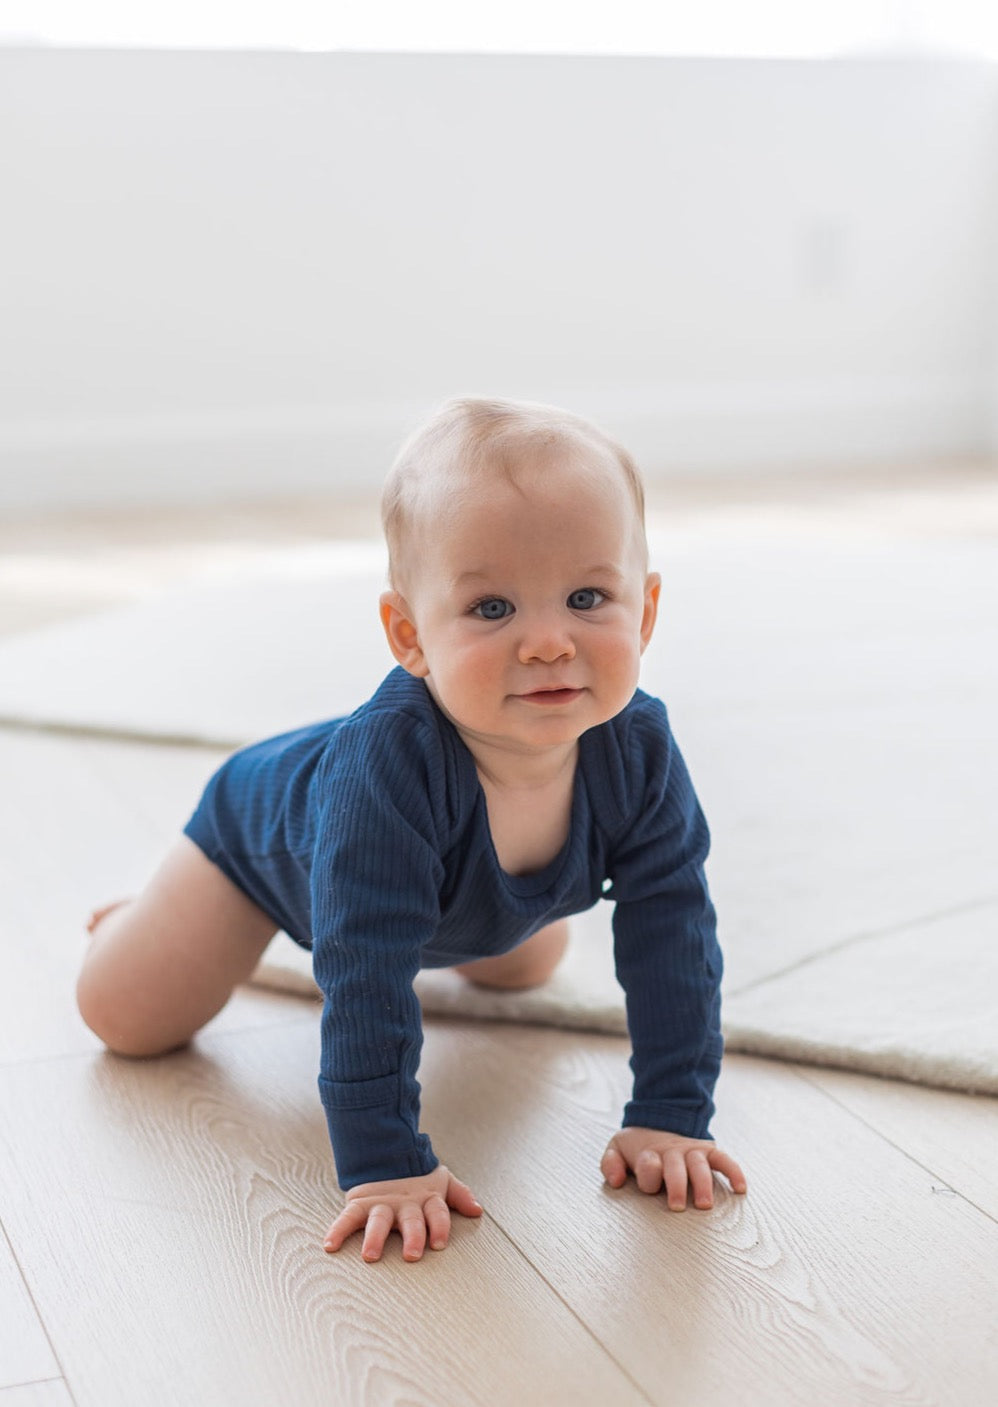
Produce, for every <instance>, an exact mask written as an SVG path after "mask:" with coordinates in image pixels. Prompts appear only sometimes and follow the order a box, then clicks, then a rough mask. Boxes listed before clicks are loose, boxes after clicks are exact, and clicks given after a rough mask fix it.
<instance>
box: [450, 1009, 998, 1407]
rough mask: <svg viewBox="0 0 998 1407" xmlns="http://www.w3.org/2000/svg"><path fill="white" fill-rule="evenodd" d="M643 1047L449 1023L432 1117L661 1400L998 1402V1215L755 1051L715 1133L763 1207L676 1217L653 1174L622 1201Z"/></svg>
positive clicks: (573, 1302) (462, 1163)
mask: <svg viewBox="0 0 998 1407" xmlns="http://www.w3.org/2000/svg"><path fill="white" fill-rule="evenodd" d="M626 1053H627V1047H626V1043H625V1042H622V1041H615V1040H613V1039H612V1038H599V1037H582V1038H578V1037H576V1038H572V1037H567V1036H564V1035H562V1034H561V1033H558V1032H548V1031H541V1030H528V1029H526V1028H517V1027H513V1026H509V1027H507V1028H506V1029H505V1033H504V1034H503V1035H502V1036H498V1037H497V1036H494V1035H488V1034H486V1033H484V1032H482V1031H481V1030H478V1029H476V1028H474V1027H471V1026H459V1027H457V1028H456V1030H455V1031H453V1032H451V1033H449V1034H448V1035H447V1037H446V1038H443V1037H441V1035H440V1032H439V1031H438V1030H437V1029H436V1028H434V1030H433V1031H432V1032H431V1039H430V1040H429V1041H428V1046H427V1054H426V1057H425V1058H424V1064H423V1081H424V1092H425V1105H426V1117H425V1125H426V1127H427V1128H428V1129H429V1130H431V1131H434V1130H435V1131H436V1142H437V1145H438V1151H439V1152H441V1154H442V1156H444V1157H445V1158H446V1159H447V1160H448V1161H449V1162H450V1164H451V1165H452V1166H454V1167H455V1168H456V1169H457V1170H458V1171H459V1174H460V1175H461V1176H462V1177H464V1178H465V1180H467V1181H469V1182H470V1184H471V1185H472V1187H473V1188H474V1189H475V1191H476V1192H477V1194H478V1196H479V1197H480V1199H481V1200H482V1202H483V1204H484V1205H485V1206H486V1207H487V1208H488V1209H490V1210H491V1211H492V1213H493V1214H494V1215H495V1216H496V1217H497V1219H498V1220H499V1221H500V1222H501V1223H502V1225H503V1226H504V1227H505V1228H506V1230H507V1231H508V1233H509V1234H510V1236H511V1237H512V1238H513V1240H514V1241H515V1243H516V1245H517V1246H518V1247H519V1249H520V1250H522V1251H523V1253H524V1255H526V1256H527V1257H528V1258H529V1260H530V1261H531V1262H532V1263H533V1264H535V1265H537V1266H539V1267H542V1268H543V1271H544V1274H545V1275H546V1277H547V1278H548V1280H549V1282H550V1283H551V1284H552V1286H553V1287H554V1288H555V1289H556V1290H557V1292H558V1294H559V1295H560V1296H561V1297H562V1298H563V1299H564V1301H565V1302H566V1303H567V1304H569V1305H570V1306H571V1307H572V1308H573V1309H574V1310H575V1312H576V1313H577V1314H578V1315H579V1316H580V1318H582V1319H583V1320H584V1322H585V1323H586V1324H588V1325H589V1327H590V1329H591V1330H592V1332H593V1333H594V1334H595V1335H596V1336H597V1337H598V1338H599V1339H600V1341H601V1342H602V1343H603V1344H605V1346H606V1347H607V1349H608V1350H609V1352H610V1353H611V1354H612V1355H613V1356H614V1357H615V1358H616V1359H618V1360H619V1361H620V1362H624V1363H626V1364H627V1365H628V1367H629V1369H630V1371H631V1372H632V1374H633V1375H634V1377H635V1378H636V1380H637V1382H638V1383H639V1385H640V1386H641V1387H642V1388H643V1389H644V1391H645V1392H647V1393H648V1395H649V1397H651V1398H652V1400H653V1401H655V1402H659V1403H662V1404H667V1403H668V1404H671V1403H674V1402H677V1401H689V1402H696V1403H697V1404H699V1405H701V1407H708V1404H714V1403H717V1404H727V1403H731V1402H737V1403H739V1404H753V1407H754V1405H755V1404H758V1405H759V1407H782V1404H805V1403H808V1404H814V1403H821V1404H822V1407H824V1404H836V1407H837V1405H838V1404H843V1407H846V1405H848V1407H868V1405H869V1407H873V1404H881V1405H882V1404H886V1403H891V1404H894V1403H898V1402H905V1403H912V1404H914V1403H931V1404H934V1407H966V1404H968V1403H971V1402H973V1403H977V1402H981V1403H983V1402H989V1401H995V1400H998V1321H996V1319H995V1315H994V1285H995V1267H996V1265H998V1227H996V1225H995V1224H994V1222H992V1221H991V1220H989V1219H988V1218H987V1217H985V1216H983V1215H982V1214H981V1213H980V1212H978V1211H977V1210H976V1209H975V1208H974V1207H973V1206H971V1205H970V1204H969V1203H968V1202H967V1201H965V1200H964V1199H963V1198H960V1197H952V1198H946V1197H939V1196H937V1195H935V1194H934V1193H933V1191H932V1184H933V1178H932V1176H931V1174H928V1173H926V1172H925V1171H924V1170H923V1169H921V1168H919V1167H918V1166H916V1165H915V1164H914V1163H912V1161H911V1160H910V1159H909V1158H907V1157H906V1156H904V1155H903V1154H901V1153H900V1152H898V1151H897V1150H896V1149H894V1148H892V1147H891V1146H890V1145H889V1144H888V1143H887V1142H885V1141H884V1140H883V1139H882V1138H880V1137H879V1136H878V1135H877V1134H876V1133H874V1132H873V1131H872V1130H871V1129H869V1128H868V1127H867V1126H866V1125H865V1124H864V1123H862V1122H861V1121H860V1120H858V1119H856V1118H854V1117H853V1116H852V1115H850V1114H849V1113H847V1112H846V1111H845V1110H843V1109H841V1108H840V1107H839V1106H838V1105H836V1104H835V1103H833V1102H832V1101H830V1100H828V1099H827V1098H826V1097H825V1096H824V1095H823V1094H822V1093H821V1092H819V1091H818V1090H816V1089H815V1088H814V1087H813V1086H812V1085H810V1084H808V1083H807V1082H806V1081H805V1080H802V1079H800V1078H799V1077H797V1076H796V1075H795V1073H794V1071H793V1068H792V1067H788V1066H781V1065H777V1064H769V1063H767V1062H763V1061H754V1060H750V1059H747V1058H736V1057H730V1058H729V1062H728V1066H727V1069H726V1071H725V1074H724V1076H723V1077H722V1084H721V1090H720V1099H721V1106H720V1107H721V1109H722V1117H721V1118H720V1119H719V1120H718V1124H717V1132H718V1136H719V1139H720V1140H721V1141H722V1142H723V1143H725V1146H729V1147H730V1149H731V1151H732V1152H734V1153H735V1154H736V1155H737V1156H738V1157H739V1158H740V1159H741V1160H742V1161H743V1162H744V1165H745V1167H746V1170H747V1173H748V1176H749V1178H750V1195H749V1196H748V1197H747V1198H745V1199H741V1198H735V1197H733V1196H731V1195H723V1196H722V1197H721V1200H720V1204H719V1206H718V1207H717V1208H716V1209H715V1211H714V1212H713V1213H710V1214H702V1213H697V1212H694V1211H688V1212H686V1213H685V1214H682V1215H677V1214H670V1213H669V1212H668V1211H667V1210H666V1208H665V1206H664V1204H663V1202H662V1200H661V1199H651V1198H646V1197H644V1196H643V1195H642V1194H640V1193H639V1192H638V1191H637V1190H636V1188H635V1187H634V1185H633V1183H630V1184H629V1185H628V1186H627V1187H626V1188H625V1189H621V1190H620V1191H618V1192H614V1191H611V1190H609V1189H606V1188H604V1187H603V1186H602V1184H601V1179H600V1175H599V1171H598V1162H599V1157H600V1155H601V1153H602V1149H603V1146H604V1144H605V1140H606V1138H607V1137H608V1135H609V1133H610V1132H612V1130H613V1128H614V1126H615V1124H616V1122H617V1119H618V1118H619V1109H620V1106H621V1105H622V1103H623V1101H624V1099H625V1097H626V1092H627V1086H628V1073H627V1070H626V1066H625V1060H626ZM941 1287H946V1298H945V1300H943V1299H942V1298H941V1295H942V1293H943V1292H942V1289H941ZM944 1304H945V1309H944ZM943 1314H945V1319H946V1331H945V1333H943V1332H941V1325H940V1316H941V1315H943Z"/></svg>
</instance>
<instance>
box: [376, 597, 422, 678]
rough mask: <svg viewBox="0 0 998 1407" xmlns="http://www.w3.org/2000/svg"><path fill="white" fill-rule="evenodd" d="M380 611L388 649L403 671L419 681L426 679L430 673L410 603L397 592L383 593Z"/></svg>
mask: <svg viewBox="0 0 998 1407" xmlns="http://www.w3.org/2000/svg"><path fill="white" fill-rule="evenodd" d="M380 609H381V624H382V625H383V626H384V627H385V636H386V637H387V640H388V648H389V649H390V650H391V652H392V654H393V655H394V656H395V658H396V659H397V660H398V662H399V664H400V665H401V666H402V668H403V669H406V670H408V671H409V673H410V674H414V675H415V676H416V678H417V679H425V678H426V676H427V675H428V674H429V672H430V671H429V667H428V665H427V663H426V660H425V659H424V657H423V651H422V648H421V646H420V643H419V635H418V633H417V631H416V622H415V621H414V620H413V618H412V611H411V610H410V609H409V603H408V602H407V601H406V599H405V597H404V596H400V595H399V593H398V592H397V591H383V592H382V593H381V601H380Z"/></svg>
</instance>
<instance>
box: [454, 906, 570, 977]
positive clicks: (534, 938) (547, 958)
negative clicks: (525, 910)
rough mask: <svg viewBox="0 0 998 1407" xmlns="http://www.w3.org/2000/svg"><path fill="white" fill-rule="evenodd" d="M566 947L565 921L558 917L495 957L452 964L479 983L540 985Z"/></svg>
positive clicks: (462, 973)
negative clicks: (515, 946) (457, 964)
mask: <svg viewBox="0 0 998 1407" xmlns="http://www.w3.org/2000/svg"><path fill="white" fill-rule="evenodd" d="M567 947H568V923H567V921H566V920H565V919H559V920H558V922H557V923H549V924H548V926H547V927H546V928H539V929H538V930H537V932H536V933H532V934H531V935H530V937H529V938H528V939H526V941H525V942H523V943H521V944H520V946H519V947H518V948H514V949H513V950H512V952H509V953H502V954H500V956H499V957H497V958H477V959H476V960H475V961H474V962H465V963H462V964H461V965H460V966H459V967H455V969H454V971H455V972H460V974H461V976H462V977H467V979H468V981H469V982H474V983H475V984H476V986H479V987H504V988H507V989H509V990H518V989H522V988H525V987H539V986H540V985H541V983H542V982H546V981H547V979H548V978H549V977H550V976H551V974H552V972H553V971H554V970H555V968H556V967H557V966H558V964H559V962H560V961H561V959H562V957H563V956H564V953H565V949H566V948H567Z"/></svg>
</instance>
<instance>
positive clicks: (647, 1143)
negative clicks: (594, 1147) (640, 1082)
mask: <svg viewBox="0 0 998 1407" xmlns="http://www.w3.org/2000/svg"><path fill="white" fill-rule="evenodd" d="M628 1168H630V1170H631V1171H632V1172H633V1173H634V1177H635V1180H636V1181H637V1184H638V1187H639V1188H640V1189H641V1191H642V1192H650V1193H653V1194H654V1193H656V1192H658V1191H659V1190H660V1189H661V1187H662V1183H663V1182H664V1183H665V1190H666V1194H667V1196H668V1199H669V1210H670V1211H672V1212H683V1211H685V1210H686V1192H687V1187H688V1186H689V1187H692V1189H693V1205H694V1206H695V1207H697V1208H699V1209H700V1210H702V1211H707V1210H708V1209H709V1208H710V1207H712V1206H713V1205H714V1178H713V1172H712V1170H713V1169H716V1170H717V1171H718V1172H719V1173H723V1174H724V1176H725V1177H726V1178H727V1179H728V1181H729V1182H730V1183H731V1187H732V1190H733V1191H735V1192H744V1191H745V1190H746V1186H747V1184H746V1182H745V1174H744V1173H743V1172H742V1170H741V1168H740V1167H739V1166H738V1164H737V1163H736V1162H735V1160H734V1158H732V1157H730V1156H729V1154H727V1153H722V1152H721V1150H720V1148H718V1147H717V1145H716V1144H715V1143H714V1142H713V1141H712V1140H711V1139H709V1138H684V1137H683V1136H682V1134H678V1133H665V1132H663V1130H662V1129H645V1128H633V1127H632V1128H626V1129H621V1130H620V1132H619V1133H615V1134H614V1136H613V1137H612V1138H611V1139H610V1142H609V1144H608V1146H607V1150H606V1152H605V1153H604V1154H603V1160H602V1162H601V1163H600V1170H601V1171H602V1173H603V1176H604V1178H605V1179H606V1181H607V1182H608V1183H609V1184H610V1186H611V1187H623V1185H624V1183H625V1182H626V1181H627V1170H628Z"/></svg>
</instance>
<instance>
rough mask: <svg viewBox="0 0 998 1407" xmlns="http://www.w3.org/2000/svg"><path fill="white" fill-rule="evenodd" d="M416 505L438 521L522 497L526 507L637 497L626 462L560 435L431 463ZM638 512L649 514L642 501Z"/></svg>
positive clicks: (422, 478) (418, 511) (422, 514)
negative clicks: (583, 498) (584, 498)
mask: <svg viewBox="0 0 998 1407" xmlns="http://www.w3.org/2000/svg"><path fill="white" fill-rule="evenodd" d="M419 479H420V482H419V484H418V489H417V495H416V500H417V501H416V502H415V503H414V504H413V508H414V509H415V510H416V511H415V513H414V514H413V517H415V516H417V515H418V516H419V517H422V518H424V520H429V521H430V522H431V523H433V524H435V525H436V526H438V527H440V526H442V524H443V522H444V521H445V520H450V521H452V522H453V521H454V520H455V519H456V518H458V517H460V516H461V515H462V514H463V513H464V512H466V511H470V510H474V511H476V512H477V511H479V510H480V509H481V508H482V506H483V505H487V504H489V503H490V502H491V503H498V502H499V501H503V502H508V501H510V499H511V498H512V499H514V501H515V500H516V499H519V500H520V501H521V502H522V504H523V508H524V512H529V511H530V509H531V506H532V505H536V503H537V502H538V501H542V500H543V501H546V502H550V501H552V500H553V501H555V502H557V501H559V500H561V501H564V502H565V503H566V504H567V503H571V502H574V501H575V500H577V499H578V497H579V496H580V495H583V494H584V495H586V496H588V497H590V498H597V499H602V500H605V501H608V502H616V501H622V500H624V499H625V498H631V499H632V501H634V496H633V494H632V493H631V490H630V486H629V484H628V482H627V477H626V475H625V473H624V470H623V468H622V466H621V465H620V464H619V463H618V462H617V460H616V459H615V458H614V456H613V455H612V454H610V453H608V452H607V451H605V450H603V449H602V447H599V446H593V445H589V444H584V443H578V442H574V441H572V440H568V441H566V440H564V439H558V440H556V441H552V442H550V443H544V444H540V445H538V444H531V443H527V444H523V445H512V446H510V445H504V446H502V447H501V449H496V450H494V451H493V452H492V453H490V454H480V455H478V456H475V457H469V458H467V459H458V460H451V461H445V462H441V463H437V464H431V465H427V466H426V469H425V472H424V473H423V474H421V475H420V476H419ZM634 507H635V512H636V513H637V515H638V517H639V518H642V519H643V513H642V510H641V506H640V504H639V503H638V502H637V501H634Z"/></svg>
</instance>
